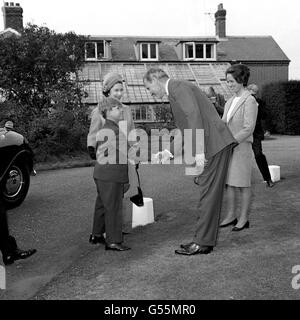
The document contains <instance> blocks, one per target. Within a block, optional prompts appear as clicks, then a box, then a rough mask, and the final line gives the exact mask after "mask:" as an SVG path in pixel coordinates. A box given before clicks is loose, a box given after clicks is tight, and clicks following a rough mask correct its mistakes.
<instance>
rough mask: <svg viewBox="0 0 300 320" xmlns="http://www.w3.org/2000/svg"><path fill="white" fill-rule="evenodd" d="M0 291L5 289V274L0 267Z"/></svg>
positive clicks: (2, 267) (3, 269)
mask: <svg viewBox="0 0 300 320" xmlns="http://www.w3.org/2000/svg"><path fill="white" fill-rule="evenodd" d="M0 289H2V290H5V289H6V273H5V267H4V266H1V265H0Z"/></svg>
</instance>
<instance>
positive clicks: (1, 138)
mask: <svg viewBox="0 0 300 320" xmlns="http://www.w3.org/2000/svg"><path fill="white" fill-rule="evenodd" d="M35 174H36V172H35V170H34V154H33V151H32V149H31V147H30V146H29V143H28V141H27V139H26V138H25V137H24V136H23V135H21V134H19V133H17V132H15V131H13V130H7V129H6V128H0V192H1V193H2V198H3V201H4V204H5V206H6V208H7V209H8V210H9V209H14V208H16V207H18V206H20V205H21V203H22V202H23V201H24V200H25V198H26V196H27V193H28V190H29V186H30V176H31V175H35Z"/></svg>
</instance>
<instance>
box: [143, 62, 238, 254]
mask: <svg viewBox="0 0 300 320" xmlns="http://www.w3.org/2000/svg"><path fill="white" fill-rule="evenodd" d="M144 85H145V87H146V88H147V89H148V90H149V91H150V93H151V95H152V96H155V97H157V98H160V99H161V98H162V97H163V96H164V95H167V96H168V97H169V101H170V105H171V109H172V112H173V115H174V120H175V123H176V126H177V127H178V129H180V130H181V133H182V135H183V134H184V130H185V129H191V130H192V135H193V142H194V143H193V148H192V149H193V150H192V152H193V156H194V157H195V162H196V167H197V168H199V172H202V171H203V172H202V174H201V176H200V178H199V179H198V184H199V189H198V190H199V197H200V199H199V200H200V201H199V205H198V209H199V210H198V221H197V224H196V230H195V234H194V238H193V241H192V242H190V243H188V244H182V245H181V248H180V249H179V250H175V253H177V254H182V255H194V254H208V253H210V252H211V251H212V250H213V247H214V246H215V245H216V242H217V235H218V227H219V220H220V213H221V206H222V199H223V191H224V189H225V181H226V176H227V169H228V164H229V160H230V157H231V153H232V148H233V147H234V145H236V141H235V139H234V138H233V136H232V134H231V132H230V131H229V129H228V128H227V126H226V124H225V123H223V122H222V120H221V118H220V116H219V115H218V113H217V111H216V109H215V107H214V106H213V104H212V103H211V102H210V100H209V99H208V98H207V96H206V94H205V93H204V92H202V91H201V90H200V89H199V88H198V87H196V86H195V85H193V84H192V83H190V82H188V81H183V80H171V79H170V78H169V76H168V75H167V74H166V73H165V71H164V70H162V69H159V68H151V69H149V70H148V71H147V73H146V74H145V76H144ZM196 129H202V130H204V146H203V148H202V149H203V150H204V152H203V153H201V154H196V146H195V141H196ZM174 146H175V145H172V146H171V150H170V151H171V153H173V154H174V155H176V150H174ZM175 149H176V148H175ZM200 149H201V148H200ZM168 154H169V152H168V151H165V152H164V153H163V157H164V158H165V157H167V156H168ZM204 164H205V166H204Z"/></svg>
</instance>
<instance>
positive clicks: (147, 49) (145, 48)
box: [140, 43, 158, 61]
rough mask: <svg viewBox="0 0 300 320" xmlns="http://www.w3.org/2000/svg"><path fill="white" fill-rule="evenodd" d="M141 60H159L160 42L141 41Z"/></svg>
mask: <svg viewBox="0 0 300 320" xmlns="http://www.w3.org/2000/svg"><path fill="white" fill-rule="evenodd" d="M140 55H141V60H150V61H151V60H152V61H153V60H154V61H157V60H158V43H141V44H140Z"/></svg>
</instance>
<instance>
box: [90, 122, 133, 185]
mask: <svg viewBox="0 0 300 320" xmlns="http://www.w3.org/2000/svg"><path fill="white" fill-rule="evenodd" d="M104 129H108V132H110V133H111V134H114V137H115V139H112V136H109V137H108V138H106V139H105V140H104V141H100V140H102V138H103V137H102V133H103V132H104V131H102V130H104ZM102 130H100V131H99V132H98V134H97V138H96V140H97V147H96V148H97V153H96V156H97V162H96V165H95V169H94V178H95V179H98V180H101V181H109V182H117V183H128V164H127V150H128V147H129V146H128V143H127V138H126V136H125V135H124V134H123V133H122V132H120V129H119V126H118V124H117V123H115V122H113V121H111V120H109V119H106V120H105V124H104V126H103V129H102ZM100 138H101V139H100Z"/></svg>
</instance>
